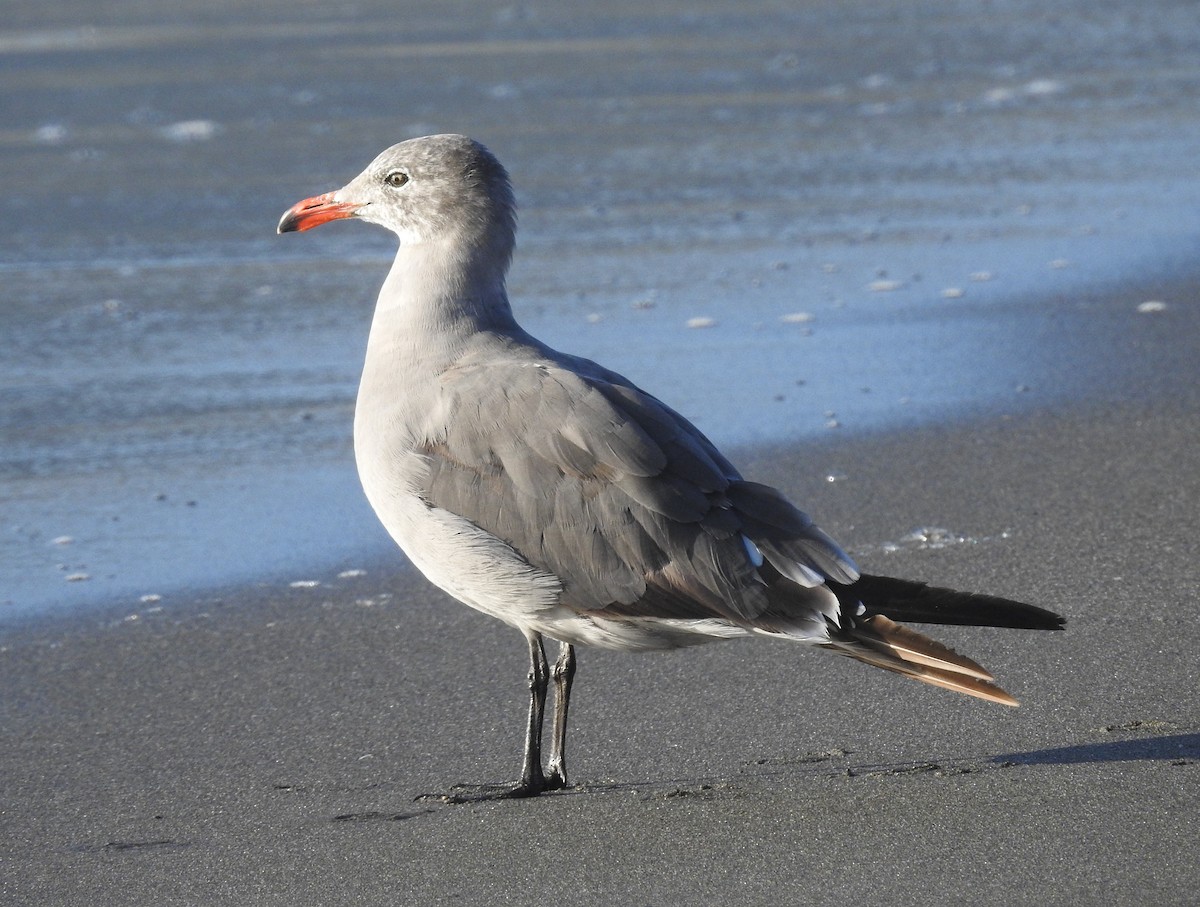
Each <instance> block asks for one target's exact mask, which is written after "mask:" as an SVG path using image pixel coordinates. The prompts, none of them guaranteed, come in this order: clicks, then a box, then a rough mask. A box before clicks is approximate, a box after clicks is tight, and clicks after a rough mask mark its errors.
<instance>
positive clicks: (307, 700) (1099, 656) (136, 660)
mask: <svg viewBox="0 0 1200 907" xmlns="http://www.w3.org/2000/svg"><path fill="white" fill-rule="evenodd" d="M1117 298H1118V299H1124V300H1127V299H1128V298H1129V297H1127V296H1126V295H1125V294H1118V297H1117ZM1175 298H1187V299H1188V300H1189V301H1190V300H1194V299H1195V294H1194V292H1189V291H1187V290H1186V289H1179V288H1177V290H1176V293H1175ZM1123 304H1124V303H1121V305H1123ZM1114 305H1116V304H1115V303H1114ZM1101 308H1102V307H1101ZM1194 310H1195V305H1194V303H1192V304H1191V306H1190V307H1176V308H1174V309H1169V310H1168V311H1167V312H1163V313H1160V314H1159V315H1157V316H1153V317H1154V318H1158V319H1163V320H1161V321H1158V322H1156V323H1155V324H1154V325H1153V327H1151V328H1149V329H1148V332H1147V333H1143V334H1142V335H1140V336H1139V337H1137V338H1135V339H1134V341H1133V347H1134V348H1136V351H1137V354H1138V355H1139V356H1140V358H1141V359H1142V361H1143V368H1142V369H1141V370H1140V372H1138V377H1137V378H1136V379H1131V380H1130V381H1128V382H1126V383H1124V384H1123V385H1122V387H1121V388H1116V389H1114V399H1113V400H1112V401H1111V402H1109V403H1093V404H1088V405H1086V406H1085V405H1080V406H1077V407H1075V408H1063V409H1054V410H1041V411H1034V412H1031V413H1026V414H1021V415H1014V416H1003V415H997V416H994V417H991V418H988V419H984V420H979V421H976V422H968V423H965V424H959V425H953V426H942V427H937V428H931V429H927V430H923V431H921V432H916V433H909V434H892V435H881V436H878V437H868V438H857V439H835V440H831V441H828V442H825V443H819V444H809V445H804V446H795V447H790V448H782V449H779V450H759V451H753V452H742V455H741V456H740V458H739V462H740V463H741V464H742V465H743V466H744V470H745V472H747V474H749V475H751V476H753V477H755V478H758V479H762V480H765V481H769V482H774V483H778V484H779V485H780V486H781V487H783V488H784V489H786V490H787V491H788V492H789V493H792V494H794V495H795V496H796V498H797V499H798V500H800V501H802V502H804V504H805V505H806V506H807V508H808V509H809V510H810V511H811V512H813V513H814V514H816V515H817V516H818V518H819V520H820V521H821V523H822V524H823V525H824V526H825V527H827V528H828V529H830V530H831V531H833V532H834V534H835V535H837V536H839V537H840V538H842V539H843V540H844V541H845V542H846V543H847V544H848V545H849V547H850V549H851V551H852V552H853V553H855V555H856V556H857V557H858V558H859V560H860V561H861V563H862V564H863V565H864V567H866V568H867V569H870V570H875V571H879V572H891V573H895V574H898V575H906V576H913V577H922V578H926V579H929V580H934V581H937V582H940V583H945V584H950V585H954V586H958V587H963V588H972V589H981V590H988V591H992V592H995V593H1000V594H1005V595H1010V596H1014V597H1019V598H1024V599H1026V600H1030V601H1034V602H1037V603H1039V604H1042V605H1045V606H1048V607H1051V608H1054V609H1057V610H1060V611H1062V612H1064V613H1065V614H1066V615H1068V617H1069V619H1070V625H1069V627H1068V631H1067V632H1066V633H1063V634H1034V633H1022V632H1014V631H997V630H966V629H963V630H941V631H939V635H940V636H941V637H942V638H944V639H946V640H947V641H949V642H950V643H952V644H953V645H956V646H958V647H959V648H960V649H961V650H963V651H965V652H968V653H969V654H972V655H974V656H977V657H978V658H979V659H980V660H981V661H982V662H983V663H984V664H986V665H987V666H988V667H989V668H991V669H992V670H993V671H994V672H995V674H996V676H997V678H998V679H999V680H1000V682H1001V683H1002V684H1003V685H1004V686H1006V687H1007V688H1008V689H1009V690H1010V691H1011V692H1013V693H1014V694H1015V695H1016V696H1018V698H1020V699H1022V700H1023V702H1024V705H1023V707H1022V708H1021V709H1016V710H1010V709H1004V708H1000V707H997V706H992V705H988V704H986V703H981V702H977V701H974V700H969V699H966V698H964V697H959V696H955V695H953V694H950V693H946V692H943V691H939V690H934V689H931V688H927V687H923V686H921V685H918V684H915V683H911V682H907V681H904V680H901V679H899V678H896V677H893V676H891V675H887V674H884V673H883V672H877V671H872V670H869V669H866V668H864V667H862V666H860V665H856V664H853V663H851V662H849V661H845V660H841V659H836V658H831V657H829V656H827V655H825V654H824V653H820V652H810V651H804V650H801V649H799V648H791V647H788V646H787V645H785V644H772V643H769V642H760V643H751V642H746V643H725V644H716V645H712V646H709V647H705V648H702V649H694V650H690V651H685V652H679V653H673V654H668V655H660V656H632V655H622V654H613V653H607V652H594V651H590V650H589V651H584V652H582V657H581V671H580V675H579V677H578V681H577V683H578V685H577V699H576V706H577V708H576V712H575V720H574V728H573V731H574V733H573V739H572V744H573V747H572V752H571V754H570V755H571V767H572V769H573V778H574V780H575V781H576V782H577V783H578V785H579V787H578V788H577V789H575V790H571V791H567V792H563V793H558V794H554V795H549V796H545V797H542V798H539V799H537V800H534V801H518V802H495V803H484V804H473V805H444V804H442V803H438V802H429V801H420V800H417V799H416V798H417V797H419V795H421V794H424V793H429V792H444V791H447V790H448V789H449V788H450V786H451V785H453V784H454V783H456V782H460V781H485V780H487V781H499V780H504V779H506V778H507V777H508V775H509V774H510V773H511V772H513V771H514V770H515V768H516V765H517V748H518V740H519V732H520V724H521V713H522V709H523V699H524V694H523V671H524V655H523V651H524V649H523V645H522V644H521V641H520V638H519V637H518V636H517V635H516V634H515V633H513V632H512V631H510V630H507V629H505V628H503V627H502V626H500V625H499V624H496V623H494V622H491V621H490V620H488V619H486V618H484V617H482V616H480V615H477V614H475V613H473V612H471V611H469V610H468V609H466V608H463V607H461V606H458V605H456V604H453V603H451V602H449V601H447V600H445V599H444V598H443V596H441V594H440V593H438V592H436V591H434V590H432V589H431V588H430V587H429V586H428V585H427V584H426V583H425V582H424V581H423V580H422V579H421V578H420V577H418V576H416V575H414V574H413V573H412V572H411V571H408V570H407V569H405V568H403V567H402V566H400V564H399V558H398V557H397V559H396V562H394V563H392V564H390V565H388V566H386V567H381V568H379V569H375V570H371V571H368V573H367V575H366V576H365V577H360V578H353V579H341V580H338V579H334V578H330V579H329V580H328V581H326V582H324V583H323V584H322V585H321V586H319V587H315V588H308V589H290V588H286V587H282V588H281V587H279V586H275V587H271V586H260V587H258V588H251V589H237V590H228V591H226V592H223V593H220V594H214V595H209V596H205V597H203V598H198V599H197V600H196V601H194V602H191V603H188V604H170V605H169V606H164V607H162V608H161V610H154V609H151V608H148V607H147V606H138V607H136V608H126V609H124V610H115V611H110V612H108V613H107V614H99V613H95V612H93V613H92V615H91V616H88V617H77V618H74V619H67V618H44V619H42V620H41V621H40V622H35V623H31V624H27V625H24V626H21V625H17V626H10V627H9V628H8V630H7V632H6V638H5V643H4V648H3V652H2V653H0V697H2V708H3V713H2V721H0V728H2V733H3V735H4V738H3V744H2V746H0V777H2V778H3V783H4V795H3V813H2V815H3V823H4V839H5V841H6V844H5V845H4V850H3V851H2V852H0V853H2V860H3V864H2V867H0V880H2V881H0V892H2V895H3V897H2V898H0V900H3V903H5V904H14V905H16V904H89V905H90V904H122V905H139V904H148V905H149V904H153V905H164V904H280V905H284V904H335V903H339V904H340V903H361V904H443V903H462V904H535V903H554V902H558V903H583V904H597V905H600V904H631V903H645V904H662V903H683V904H699V903H731V904H732V903H737V904H783V903H786V904H793V903H794V904H809V903H812V904H824V903H856V904H874V903H889V904H961V903H964V902H970V903H974V904H1040V905H1045V904H1083V903H1090V904H1130V905H1133V904H1137V905H1145V904H1191V903H1195V896H1196V891H1197V890H1200V862H1198V861H1197V860H1196V859H1195V848H1196V829H1197V827H1198V820H1200V774H1198V773H1200V707H1198V706H1197V703H1196V696H1195V691H1196V678H1197V673H1198V672H1197V659H1196V654H1195V653H1196V652H1197V650H1198V649H1200V628H1198V626H1197V622H1196V620H1195V612H1196V595H1197V586H1198V582H1197V580H1198V578H1200V568H1198V567H1197V564H1200V547H1198V543H1197V541H1196V540H1197V538H1200V516H1198V515H1197V514H1198V508H1197V507H1196V504H1195V502H1196V500H1197V499H1198V496H1200V453H1198V451H1197V445H1196V438H1197V437H1198V436H1200V401H1198V399H1197V393H1196V388H1195V381H1194V376H1192V375H1191V373H1190V372H1189V371H1188V370H1187V368H1186V367H1184V368H1182V369H1181V367H1180V364H1181V362H1189V361H1190V362H1192V363H1194V362H1195V361H1196V360H1195V359H1194V358H1191V357H1193V356H1194V355H1195V349H1194V339H1192V338H1194V337H1195V336H1196V323H1195V322H1196V318H1195V315H1194V314H1193V313H1194ZM1168 319H1170V320H1168ZM1190 344H1191V346H1189V345H1190ZM1180 357H1183V358H1182V359H1181V358H1180ZM1143 392H1148V393H1143ZM827 475H837V476H839V477H840V478H839V479H838V481H835V482H828V481H826V479H825V477H826V476H827ZM921 525H935V526H939V527H943V528H946V529H949V530H950V531H951V533H952V534H954V535H955V536H957V537H959V538H960V539H961V541H958V542H956V543H952V544H949V545H946V546H944V547H940V548H931V547H928V546H921V545H918V544H913V543H905V542H900V543H899V544H898V545H894V546H889V545H887V544H886V543H887V542H889V541H892V542H898V541H899V540H900V539H901V538H902V536H904V535H905V534H906V533H908V532H909V531H910V530H911V529H913V528H914V527H916V526H921ZM893 548H894V549H895V550H891V549H893Z"/></svg>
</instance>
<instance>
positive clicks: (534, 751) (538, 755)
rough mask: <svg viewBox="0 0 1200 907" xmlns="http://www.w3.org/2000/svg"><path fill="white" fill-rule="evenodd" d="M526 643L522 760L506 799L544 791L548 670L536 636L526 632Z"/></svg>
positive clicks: (539, 639)
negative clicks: (526, 713) (526, 703)
mask: <svg viewBox="0 0 1200 907" xmlns="http://www.w3.org/2000/svg"><path fill="white" fill-rule="evenodd" d="M525 638H526V639H528V640H529V723H528V724H527V725H526V727H525V760H524V763H523V764H522V766H521V780H520V782H518V784H517V786H516V787H515V788H514V789H513V791H512V793H511V795H510V796H513V797H535V796H537V795H538V794H540V793H541V792H542V791H544V790H545V789H546V779H545V776H544V775H543V774H542V716H543V715H544V713H545V709H546V688H547V687H548V686H549V683H550V668H549V665H548V664H547V663H546V650H545V648H543V646H542V636H541V634H540V633H534V632H528V633H526V634H525Z"/></svg>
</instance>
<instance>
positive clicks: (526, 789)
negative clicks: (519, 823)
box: [413, 768, 571, 803]
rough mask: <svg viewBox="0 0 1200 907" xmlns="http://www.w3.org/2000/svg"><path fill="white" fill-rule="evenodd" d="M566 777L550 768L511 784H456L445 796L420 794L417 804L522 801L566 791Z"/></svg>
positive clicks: (567, 785) (415, 799) (568, 785)
mask: <svg viewBox="0 0 1200 907" xmlns="http://www.w3.org/2000/svg"><path fill="white" fill-rule="evenodd" d="M570 787H571V785H570V784H568V783H567V777H566V775H565V774H564V773H563V772H562V771H560V770H555V769H553V768H551V769H550V770H548V771H547V772H546V774H545V775H544V776H542V777H537V778H522V779H521V780H520V781H517V782H515V783H513V784H456V785H454V786H453V787H452V788H450V791H449V792H448V793H445V794H421V795H420V796H417V797H414V798H413V799H414V801H418V802H424V803H429V802H434V803H483V802H486V801H488V800H522V799H525V798H527V797H536V796H538V795H539V794H544V793H549V792H550V791H556V790H567V789H568V788H570Z"/></svg>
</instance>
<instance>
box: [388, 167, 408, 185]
mask: <svg viewBox="0 0 1200 907" xmlns="http://www.w3.org/2000/svg"><path fill="white" fill-rule="evenodd" d="M383 181H384V182H385V183H387V184H388V185H389V186H391V187H392V188H393V189H399V188H400V187H401V186H403V185H404V184H405V183H407V182H408V174H407V173H405V172H404V171H403V170H393V171H392V172H391V173H389V174H388V175H387V176H385V177H384V178H383Z"/></svg>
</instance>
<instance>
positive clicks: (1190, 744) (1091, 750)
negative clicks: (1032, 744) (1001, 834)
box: [990, 734, 1200, 765]
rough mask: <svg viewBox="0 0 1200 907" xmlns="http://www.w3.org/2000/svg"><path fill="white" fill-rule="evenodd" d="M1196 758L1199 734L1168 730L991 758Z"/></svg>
mask: <svg viewBox="0 0 1200 907" xmlns="http://www.w3.org/2000/svg"><path fill="white" fill-rule="evenodd" d="M1197 759H1200V734H1168V735H1166V736H1162V737H1141V738H1138V739H1136V740H1117V741H1113V742H1105V743H1081V744H1078V745H1076V746H1056V747H1051V748H1050V749H1044V750H1030V751H1028V752H1024V753H1005V754H1003V755H999V756H993V757H992V758H991V760H990V761H992V762H993V763H998V764H1000V765H1083V764H1096V763H1102V762H1138V761H1154V760H1161V761H1170V762H1175V761H1183V762H1190V761H1192V760H1197Z"/></svg>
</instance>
